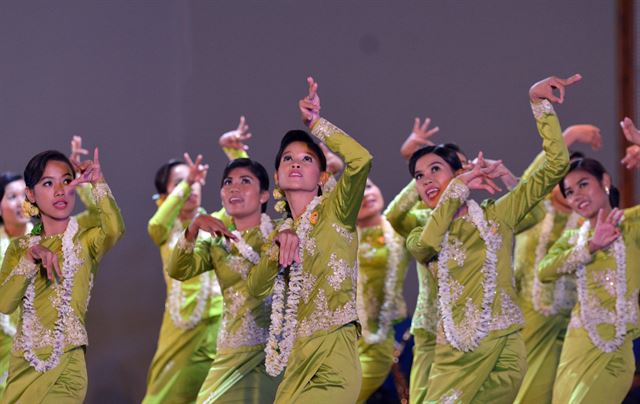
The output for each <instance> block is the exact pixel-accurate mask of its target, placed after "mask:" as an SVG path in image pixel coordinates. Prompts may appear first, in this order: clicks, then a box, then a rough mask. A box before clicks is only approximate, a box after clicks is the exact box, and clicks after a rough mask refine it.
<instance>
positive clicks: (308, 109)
mask: <svg viewBox="0 0 640 404" xmlns="http://www.w3.org/2000/svg"><path fill="white" fill-rule="evenodd" d="M307 84H308V85H309V91H308V93H307V96H306V97H304V98H303V99H301V100H300V101H298V108H300V114H301V115H302V123H304V124H305V125H306V126H307V127H309V128H310V127H312V126H313V125H314V124H315V123H316V121H317V120H318V119H320V97H318V83H316V82H315V80H314V79H313V77H307Z"/></svg>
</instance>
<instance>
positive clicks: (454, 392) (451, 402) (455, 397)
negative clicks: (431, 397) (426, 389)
mask: <svg viewBox="0 0 640 404" xmlns="http://www.w3.org/2000/svg"><path fill="white" fill-rule="evenodd" d="M461 401H462V390H458V389H451V390H449V392H448V393H447V394H445V395H444V396H442V397H440V404H456V403H458V402H461Z"/></svg>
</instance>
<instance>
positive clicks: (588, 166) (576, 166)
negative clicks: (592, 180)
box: [560, 157, 620, 208]
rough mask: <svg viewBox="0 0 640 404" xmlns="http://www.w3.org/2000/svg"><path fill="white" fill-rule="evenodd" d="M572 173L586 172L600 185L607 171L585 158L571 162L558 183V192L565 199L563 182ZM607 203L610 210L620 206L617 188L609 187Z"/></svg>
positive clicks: (598, 163)
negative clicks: (609, 205)
mask: <svg viewBox="0 0 640 404" xmlns="http://www.w3.org/2000/svg"><path fill="white" fill-rule="evenodd" d="M572 171H584V172H587V173H589V174H591V175H593V176H594V177H596V179H597V180H598V181H599V182H600V183H602V179H603V178H604V175H605V174H607V170H605V169H604V166H603V165H602V164H600V162H599V161H598V160H595V159H592V158H588V157H585V158H579V159H576V160H573V161H571V164H569V171H568V172H567V174H566V175H565V176H564V178H563V179H562V181H560V192H561V193H562V196H564V197H565V198H566V197H567V195H566V194H565V189H564V180H565V178H567V175H569V173H570V172H572ZM609 203H610V204H611V207H612V208H617V207H619V206H620V192H619V191H618V188H616V187H614V186H613V184H612V185H611V186H610V187H609Z"/></svg>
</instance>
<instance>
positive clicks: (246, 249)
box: [231, 213, 273, 265]
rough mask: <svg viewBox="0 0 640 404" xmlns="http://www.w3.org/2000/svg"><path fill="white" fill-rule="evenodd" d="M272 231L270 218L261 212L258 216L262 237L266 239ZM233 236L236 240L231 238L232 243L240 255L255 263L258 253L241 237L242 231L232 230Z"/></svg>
mask: <svg viewBox="0 0 640 404" xmlns="http://www.w3.org/2000/svg"><path fill="white" fill-rule="evenodd" d="M272 231H273V222H272V221H271V218H270V217H269V216H268V215H267V214H266V213H263V214H262V215H261V216H260V233H262V238H263V239H264V240H266V239H267V238H269V235H270V234H271V232H272ZM231 233H232V234H233V235H234V236H236V238H237V240H231V242H232V243H233V244H235V246H236V248H237V249H238V252H239V253H240V255H242V256H243V257H244V258H245V259H246V260H247V261H249V262H251V263H252V264H253V265H257V264H258V262H259V261H260V254H258V253H257V252H255V250H254V249H253V248H252V247H251V246H250V245H249V244H248V243H247V242H246V241H245V239H244V238H243V237H242V233H240V232H239V231H238V230H234V231H232V232H231Z"/></svg>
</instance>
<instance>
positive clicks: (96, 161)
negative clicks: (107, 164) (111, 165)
mask: <svg viewBox="0 0 640 404" xmlns="http://www.w3.org/2000/svg"><path fill="white" fill-rule="evenodd" d="M78 168H79V171H78V172H77V173H76V174H77V177H76V179H75V180H73V181H71V183H70V184H69V186H71V187H75V186H78V185H80V184H86V183H91V184H93V185H96V184H97V183H99V182H103V181H104V177H103V176H102V168H101V166H100V152H99V151H98V148H97V147H96V148H95V149H93V160H85V161H83V162H81V163H80V165H79V166H78Z"/></svg>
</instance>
